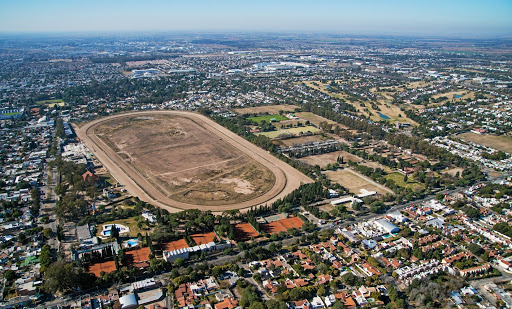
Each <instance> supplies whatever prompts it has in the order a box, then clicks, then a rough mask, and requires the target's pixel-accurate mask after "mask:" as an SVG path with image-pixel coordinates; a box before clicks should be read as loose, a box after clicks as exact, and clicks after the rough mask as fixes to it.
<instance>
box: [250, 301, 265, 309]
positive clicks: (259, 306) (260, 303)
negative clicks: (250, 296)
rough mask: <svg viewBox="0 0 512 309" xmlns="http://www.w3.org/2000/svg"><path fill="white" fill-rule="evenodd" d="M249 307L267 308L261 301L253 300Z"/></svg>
mask: <svg viewBox="0 0 512 309" xmlns="http://www.w3.org/2000/svg"><path fill="white" fill-rule="evenodd" d="M249 309H267V307H266V306H265V305H264V304H263V303H262V302H255V303H252V304H251V305H250V306H249Z"/></svg>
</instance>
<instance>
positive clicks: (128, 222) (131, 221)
mask: <svg viewBox="0 0 512 309" xmlns="http://www.w3.org/2000/svg"><path fill="white" fill-rule="evenodd" d="M143 220H144V218H143ZM106 224H122V225H124V226H126V227H128V228H129V229H130V232H129V233H128V235H129V236H130V237H136V236H137V234H138V233H141V234H142V235H146V233H150V232H151V229H148V228H147V225H146V223H143V224H142V228H140V229H139V227H138V226H137V220H136V219H135V217H131V218H127V219H119V220H115V221H109V222H105V223H102V224H99V225H98V231H97V233H96V236H101V231H103V225H106ZM123 236H124V235H123Z"/></svg>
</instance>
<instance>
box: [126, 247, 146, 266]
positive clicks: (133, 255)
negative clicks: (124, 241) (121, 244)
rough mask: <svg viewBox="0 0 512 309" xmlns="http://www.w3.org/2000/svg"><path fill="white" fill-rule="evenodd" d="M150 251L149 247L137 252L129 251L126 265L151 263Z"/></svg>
mask: <svg viewBox="0 0 512 309" xmlns="http://www.w3.org/2000/svg"><path fill="white" fill-rule="evenodd" d="M150 253H151V252H150V250H149V248H148V247H143V248H140V249H136V250H131V251H127V252H126V253H125V255H126V263H127V264H128V265H134V264H137V263H140V262H146V261H149V254H150Z"/></svg>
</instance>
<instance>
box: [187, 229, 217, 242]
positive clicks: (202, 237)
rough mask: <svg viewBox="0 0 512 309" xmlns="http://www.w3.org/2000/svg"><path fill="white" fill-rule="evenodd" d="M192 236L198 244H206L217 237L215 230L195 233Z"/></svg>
mask: <svg viewBox="0 0 512 309" xmlns="http://www.w3.org/2000/svg"><path fill="white" fill-rule="evenodd" d="M190 237H192V239H193V240H194V242H195V243H196V245H206V244H207V243H210V242H212V241H215V240H216V239H217V235H215V233H214V232H211V233H206V234H194V235H190Z"/></svg>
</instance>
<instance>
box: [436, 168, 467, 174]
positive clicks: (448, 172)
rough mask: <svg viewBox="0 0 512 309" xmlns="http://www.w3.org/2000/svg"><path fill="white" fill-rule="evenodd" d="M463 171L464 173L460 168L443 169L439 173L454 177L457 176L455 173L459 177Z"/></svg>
mask: <svg viewBox="0 0 512 309" xmlns="http://www.w3.org/2000/svg"><path fill="white" fill-rule="evenodd" d="M463 171H464V169H463V168H462V167H456V168H451V169H445V170H442V171H441V172H442V173H443V174H449V175H452V176H455V175H456V174H457V172H458V173H459V174H460V175H462V172H463Z"/></svg>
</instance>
